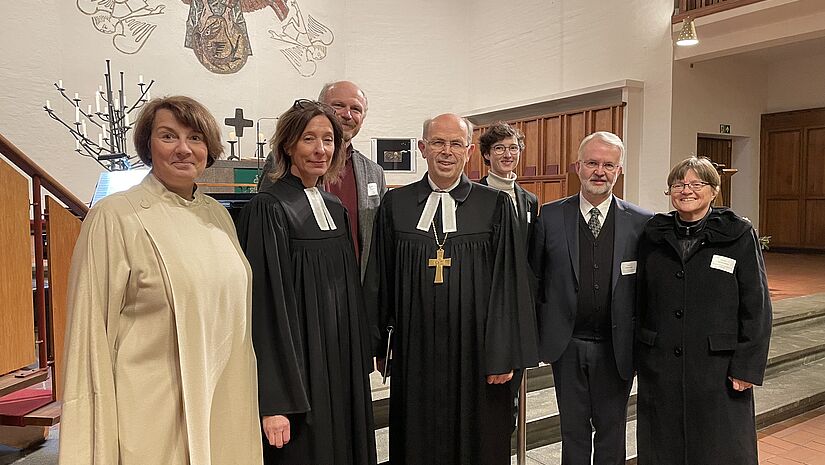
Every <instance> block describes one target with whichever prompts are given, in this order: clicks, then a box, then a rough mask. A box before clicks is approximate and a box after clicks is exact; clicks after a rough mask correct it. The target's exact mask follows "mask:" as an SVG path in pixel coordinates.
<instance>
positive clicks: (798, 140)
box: [759, 108, 825, 250]
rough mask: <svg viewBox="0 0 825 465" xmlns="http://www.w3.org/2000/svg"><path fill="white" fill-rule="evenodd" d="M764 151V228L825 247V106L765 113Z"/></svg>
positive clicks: (780, 243)
mask: <svg viewBox="0 0 825 465" xmlns="http://www.w3.org/2000/svg"><path fill="white" fill-rule="evenodd" d="M760 155H761V157H760V181H761V182H760V186H759V193H760V196H759V198H760V201H759V212H760V221H759V226H760V231H759V234H760V235H762V236H765V235H769V236H771V246H774V247H779V248H794V249H812V250H825V108H818V109H811V110H798V111H790V112H782V113H772V114H766V115H762V135H761V154H760Z"/></svg>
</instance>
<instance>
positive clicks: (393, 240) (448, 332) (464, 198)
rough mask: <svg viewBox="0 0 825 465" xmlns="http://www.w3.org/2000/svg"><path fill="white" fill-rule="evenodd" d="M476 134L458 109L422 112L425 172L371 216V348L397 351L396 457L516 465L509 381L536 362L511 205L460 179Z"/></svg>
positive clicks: (396, 460) (398, 460) (393, 400)
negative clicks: (426, 116)
mask: <svg viewBox="0 0 825 465" xmlns="http://www.w3.org/2000/svg"><path fill="white" fill-rule="evenodd" d="M471 141H472V125H471V123H470V122H469V121H467V120H466V119H464V118H461V117H460V116H458V115H454V114H445V115H440V116H437V117H435V118H433V119H431V120H427V121H426V122H425V123H424V135H423V138H422V140H421V141H419V143H418V146H419V149H420V150H421V152H422V154H423V155H424V158H425V159H426V160H427V167H428V172H427V174H426V175H425V176H424V177H423V178H422V179H421V180H420V181H418V182H416V183H413V184H410V185H408V186H405V187H401V188H398V189H395V190H392V191H390V192H388V193H387V195H386V196H385V197H384V200H383V202H382V204H381V207H380V209H379V212H378V216H377V220H376V226H375V233H374V239H373V241H374V242H373V244H374V245H373V251H372V254H371V256H370V262H369V265H368V268H367V277H366V280H365V283H364V285H365V293H366V298H367V306H368V308H370V310H371V311H372V313H373V318H374V320H373V321H374V322H375V324H376V328H374V331H375V333H376V334H375V336H376V339H378V336H379V335H380V336H381V337H380V340H381V342H380V344H379V345H378V347H377V348H376V353H377V354H378V356H379V357H381V358H383V357H385V353H386V352H389V350H387V347H388V346H389V347H390V348H391V352H392V354H391V356H390V357H389V359H390V360H388V361H387V363H388V364H390V367H389V369H390V370H391V394H390V462H391V463H393V464H396V465H398V464H409V465H414V464H427V465H429V464H433V463H456V464H458V463H472V464H505V463H509V462H510V433H511V431H512V398H513V390H514V389H517V386H512V384H514V383H511V382H510V380H511V378H512V376H513V370H515V369H519V368H526V367H529V366H533V365H535V364H536V363H537V360H538V357H537V349H536V329H535V314H534V313H533V311H532V296H531V295H530V290H529V284H528V272H527V270H528V268H527V263H526V256H525V250H524V244H523V241H522V239H521V238H520V236H519V233H518V232H517V225H516V223H515V218H516V217H515V215H514V214H513V205H512V202H511V201H510V199H509V197H508V196H507V194H506V193H504V192H499V191H496V190H494V189H491V188H488V187H486V186H482V185H479V184H475V183H471V182H470V181H469V180H468V179H467V177H466V176H465V175H463V168H464V165H465V163H466V162H467V159H468V158H469V154H470V153H471V152H472V149H473V144H471ZM389 327H392V331H391V334H392V336H391V337H389V336H388V335H389V334H390V331H388V328H389ZM379 365H381V364H380V363H379Z"/></svg>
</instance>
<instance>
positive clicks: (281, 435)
mask: <svg viewBox="0 0 825 465" xmlns="http://www.w3.org/2000/svg"><path fill="white" fill-rule="evenodd" d="M261 423H262V425H263V429H264V434H266V439H267V440H269V445H271V446H275V447H277V448H278V449H280V448H282V447H284V445H286V443H288V442H289V419H288V418H287V417H285V416H283V415H273V416H271V417H263V420H262V422H261Z"/></svg>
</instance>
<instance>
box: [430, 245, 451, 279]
mask: <svg viewBox="0 0 825 465" xmlns="http://www.w3.org/2000/svg"><path fill="white" fill-rule="evenodd" d="M452 261H453V259H452V258H444V249H443V248H441V247H439V248H438V250H436V251H435V258H430V259H429V260H428V262H429V264H428V266H430V267H433V266H434V267H435V280H433V283H434V284H441V283H443V282H444V267H445V266H446V267H449V266H450V263H451V262H452Z"/></svg>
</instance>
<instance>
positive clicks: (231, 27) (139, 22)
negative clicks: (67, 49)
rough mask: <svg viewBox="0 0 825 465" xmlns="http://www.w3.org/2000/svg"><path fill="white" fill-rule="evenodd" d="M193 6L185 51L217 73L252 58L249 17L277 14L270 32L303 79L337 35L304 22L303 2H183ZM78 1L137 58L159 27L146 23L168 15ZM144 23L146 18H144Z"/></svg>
mask: <svg viewBox="0 0 825 465" xmlns="http://www.w3.org/2000/svg"><path fill="white" fill-rule="evenodd" d="M181 1H182V2H183V3H184V4H186V5H189V16H188V17H187V19H186V38H185V40H184V46H185V47H186V48H188V49H191V50H192V52H194V54H195V56H196V57H197V58H198V61H200V62H201V64H202V65H203V67H204V68H206V69H208V70H209V71H211V72H213V73H216V74H232V73H236V72H238V71H239V70H240V69H241V68H243V67H244V65H245V64H246V61H247V59H248V58H249V57H250V56H252V45H251V44H250V41H249V33H248V32H247V28H246V20H245V19H244V13H251V12H254V11H258V10H266V11H269V10H268V8H269V9H272V11H273V12H274V13H275V17H276V22H277V25H276V26H275V27H274V28H272V29H269V30H268V32H269V35H270V37H271V38H272V39H274V40H276V41H278V42H279V43H280V44H281V47H283V48H280V52H281V53H282V54H283V55H284V58H286V60H287V62H289V64H290V65H292V67H293V68H294V69H295V71H297V72H298V74H300V75H301V76H304V77H309V76H312V75H314V74H315V71H316V69H317V67H318V64H317V63H318V62H319V61H321V60H323V59H324V58H325V57H326V56H327V48H328V47H329V46H330V45H332V42H333V40H335V36H334V34H333V33H332V30H331V29H330V28H329V27H327V26H326V25H324V24H322V23H321V22H320V21H318V20H317V19H315V18H313V17H312V15H307V16H306V19H304V15H303V13H301V9H300V8H299V7H298V2H297V0H181ZM152 2H153V5H150V4H149V3H148V2H147V0H77V8H78V9H79V10H80V11H81V12H82V13H83V14H86V15H88V16H91V17H92V25H94V27H95V29H97V30H98V31H100V32H102V33H104V34H111V35H113V37H112V43H113V44H114V46H115V48H116V49H117V50H118V51H120V52H121V53H126V54H134V53H137V52H138V51H140V49H141V47H143V45H144V44H145V43H146V41H147V40H149V36H151V34H152V32H153V31H154V30H155V28H157V25H156V24H153V23H150V22H148V21H147V20H146V18H148V17H150V16H154V15H160V14H163V11H164V9H165V8H166V5H165V4H161V3H158V2H157V0H152ZM139 18H140V19H139Z"/></svg>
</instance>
